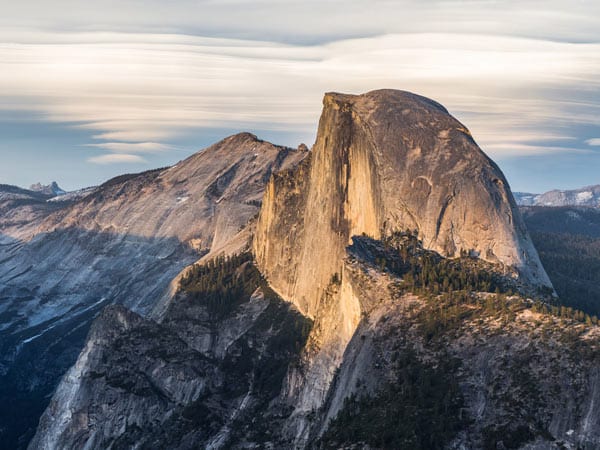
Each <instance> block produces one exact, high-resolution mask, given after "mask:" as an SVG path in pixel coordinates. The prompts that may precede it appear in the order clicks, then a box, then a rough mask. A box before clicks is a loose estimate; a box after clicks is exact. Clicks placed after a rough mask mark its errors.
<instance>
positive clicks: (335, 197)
mask: <svg viewBox="0 0 600 450" xmlns="http://www.w3.org/2000/svg"><path fill="white" fill-rule="evenodd" d="M323 105H324V107H323V113H322V115H321V119H320V122H319V129H318V135H317V140H316V143H315V145H314V147H313V151H312V155H311V159H310V160H305V161H304V162H303V163H302V164H301V165H300V166H299V167H298V168H296V169H294V170H289V171H285V172H281V173H279V174H278V175H276V176H275V177H273V179H272V180H271V182H270V183H269V185H268V186H267V189H266V193H265V198H264V202H263V208H262V210H261V214H260V217H259V221H258V225H257V231H256V236H255V240H254V251H255V254H256V259H257V263H258V266H259V267H260V269H261V270H262V272H263V273H264V274H265V276H266V277H267V278H268V280H269V282H270V283H271V285H272V287H273V288H274V289H275V290H276V291H277V292H279V293H280V295H282V296H283V297H284V298H286V299H288V300H289V301H291V302H293V303H294V304H295V305H296V306H297V307H298V308H299V310H300V311H302V312H304V313H305V314H306V315H308V316H309V317H311V318H314V319H315V329H314V330H313V334H312V341H311V342H313V344H314V348H312V349H310V351H309V353H311V356H310V357H309V358H308V360H309V361H308V362H307V368H305V370H304V375H303V376H304V380H303V381H302V382H299V381H298V380H297V376H295V375H294V374H292V376H291V378H290V386H291V387H290V395H291V396H292V397H293V398H294V399H295V400H294V401H295V404H296V410H297V412H298V414H299V415H310V412H311V411H314V410H315V409H317V408H319V407H320V405H321V404H322V402H323V401H324V399H325V396H326V393H327V389H328V386H329V383H330V382H331V380H332V379H333V376H334V371H335V368H336V367H337V366H338V365H339V363H340V362H341V360H342V356H343V353H344V349H345V348H346V345H347V343H348V342H349V340H350V339H351V337H352V335H353V334H354V331H355V329H356V326H357V325H358V323H359V321H360V313H361V310H360V305H359V301H358V299H357V298H356V296H355V295H354V293H353V291H354V290H355V289H356V287H353V286H352V285H351V284H350V282H349V281H348V280H347V278H346V277H344V267H343V261H344V258H345V256H346V247H347V246H348V245H349V244H350V243H351V238H352V236H359V235H362V234H366V235H369V236H372V237H374V238H380V237H382V236H384V235H387V234H389V233H390V232H393V231H396V230H407V229H410V230H416V231H417V232H418V234H419V237H420V238H421V239H422V240H423V241H424V244H425V246H426V248H429V249H431V250H435V251H437V252H439V253H440V254H442V255H444V256H448V257H455V256H459V255H460V253H461V252H469V253H471V254H475V255H477V256H479V257H480V258H482V259H484V260H487V261H490V262H494V263H498V264H500V265H503V266H505V268H506V270H508V271H515V272H516V273H518V276H519V277H520V278H521V279H522V280H523V282H524V283H526V284H528V285H530V286H533V287H539V286H547V287H551V283H550V280H549V279H548V277H547V275H546V273H545V271H544V269H543V267H542V265H541V263H540V261H539V257H538V255H537V252H536V250H535V248H534V247H533V244H532V243H531V240H530V238H529V235H528V233H527V230H526V228H525V226H524V225H523V222H522V219H521V217H520V215H519V212H518V210H517V208H516V205H515V201H514V199H513V197H512V194H511V192H510V189H509V187H508V183H507V181H506V179H505V178H504V176H503V174H502V172H501V171H500V169H499V168H498V167H497V166H496V165H495V164H494V163H493V162H492V161H491V160H490V159H489V158H488V157H487V156H486V155H485V154H484V153H483V152H482V151H481V150H480V149H479V147H478V146H477V144H476V143H475V142H474V140H473V138H472V137H471V134H470V133H469V131H468V130H467V129H466V127H465V126H464V125H462V124H461V123H460V122H458V121H457V120H456V119H454V118H453V117H452V116H451V115H450V114H449V113H448V112H447V111H446V109H445V108H444V107H443V106H441V105H439V104H438V103H436V102H434V101H432V100H429V99H427V98H424V97H421V96H418V95H415V94H411V93H408V92H403V91H395V90H380V91H373V92H369V93H367V94H364V95H345V94H337V93H329V94H326V95H325V98H324V100H323ZM337 279H339V280H340V284H339V286H333V285H334V284H335V283H332V280H337ZM332 289H333V290H334V291H332ZM307 354H308V353H307ZM298 386H303V387H298ZM307 386H310V388H308V387H307ZM295 426H297V424H295ZM307 427H308V425H306V424H304V425H301V426H299V427H298V426H297V428H296V433H297V437H298V438H299V439H303V437H302V436H305V435H306V433H307V431H306V429H307Z"/></svg>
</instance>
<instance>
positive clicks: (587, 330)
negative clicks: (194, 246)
mask: <svg viewBox="0 0 600 450" xmlns="http://www.w3.org/2000/svg"><path fill="white" fill-rule="evenodd" d="M300 160H301V161H300ZM294 163H297V164H290V167H287V168H286V167H284V166H283V165H281V167H280V168H281V169H282V170H280V171H277V172H276V173H273V174H272V175H271V178H270V181H269V182H268V183H267V184H266V190H265V193H264V198H263V202H262V208H261V210H260V215H259V217H258V221H257V224H256V230H255V232H254V233H252V231H253V230H252V229H248V230H247V232H246V233H244V234H243V236H239V235H236V234H230V235H229V236H228V238H227V240H224V241H223V242H224V244H223V247H224V248H228V249H230V250H231V252H230V253H232V252H234V251H239V252H240V253H239V254H237V255H236V256H233V257H227V258H223V257H219V256H217V255H216V253H215V252H211V253H210V254H208V255H207V256H205V257H204V258H203V259H202V260H201V261H200V262H199V263H198V264H196V265H194V266H193V267H189V268H188V269H186V270H185V271H184V272H182V273H181V274H180V275H179V276H178V277H177V278H176V281H175V282H174V283H173V284H172V287H173V291H172V295H168V296H164V295H161V296H159V297H160V300H159V301H158V307H157V306H156V305H157V303H156V302H157V300H156V299H155V300H154V302H155V307H154V309H153V314H152V315H151V317H146V318H143V317H141V316H139V315H137V314H135V313H132V312H129V311H128V310H126V309H124V308H122V307H111V308H109V309H106V310H105V311H104V313H103V314H102V315H101V316H100V317H99V319H98V320H97V321H96V322H95V324H94V326H93V328H92V331H91V332H90V334H89V336H88V339H87V341H86V345H85V348H84V351H83V352H82V353H81V354H80V355H79V358H78V361H77V363H76V364H75V366H73V367H72V368H71V370H70V371H69V372H68V374H67V375H66V376H65V377H64V378H63V380H62V382H61V384H60V385H59V387H58V389H57V391H56V393H55V394H54V397H53V399H52V402H51V404H50V406H49V408H48V409H47V410H46V412H45V413H44V416H43V417H42V419H41V421H40V425H39V427H38V430H37V433H36V436H35V438H34V440H33V441H32V442H31V444H30V448H31V449H54V448H61V449H75V448H90V449H94V448H113V449H118V448H163V447H165V446H168V447H169V448H173V449H192V448H210V449H217V448H223V449H224V448H234V449H237V448H239V449H241V448H277V449H279V448H282V449H304V448H315V449H321V448H336V449H337V448H385V449H388V448H389V449H444V448H455V449H481V448H483V449H486V450H487V449H490V450H492V449H501V448H522V449H555V448H556V449H559V448H573V449H575V448H583V449H594V448H598V446H599V445H600V424H598V417H599V415H598V412H599V411H598V405H600V403H599V401H598V400H599V395H600V391H599V390H598V386H600V384H598V373H599V372H598V367H599V365H598V363H599V362H600V357H599V356H598V355H599V347H598V345H597V341H598V339H597V337H598V334H599V333H600V331H599V328H598V319H597V318H596V317H590V316H587V315H585V314H584V313H582V312H579V311H575V310H572V309H569V308H564V307H558V306H556V305H553V304H552V302H555V301H556V299H555V297H553V296H552V294H553V289H552V285H551V283H550V281H549V279H548V277H547V275H546V273H545V271H544V269H543V267H542V265H541V263H540V261H539V258H538V255H537V252H536V250H535V248H534V247H533V244H532V243H531V240H530V238H529V235H528V233H527V230H526V229H525V227H524V225H523V221H522V219H521V216H520V214H519V211H518V210H517V208H516V206H515V202H514V199H513V197H512V194H511V192H510V189H509V187H508V185H507V183H506V180H505V179H504V177H503V175H502V173H501V172H500V170H499V169H498V168H497V166H496V165H495V164H494V163H493V162H492V161H490V160H489V159H488V158H487V157H486V156H485V155H484V154H483V153H482V152H481V150H480V149H479V148H478V147H477V145H476V144H475V143H474V141H473V139H472V137H471V136H470V134H469V132H468V131H467V130H466V128H465V127H464V126H463V125H461V124H460V123H459V122H457V121H456V120H455V119H454V118H452V117H451V116H450V115H449V114H448V113H447V111H446V110H445V109H444V108H443V107H442V106H440V105H439V104H437V103H435V102H433V101H431V100H428V99H426V98H423V97H420V96H416V95H414V94H410V93H407V92H401V91H390V90H384V91H375V92H371V93H368V94H364V95H361V96H351V95H342V94H327V95H326V96H325V100H324V110H323V115H322V117H321V121H320V124H319V131H318V136H317V141H316V144H315V146H314V147H313V150H312V151H311V152H310V154H309V155H306V154H302V155H301V156H298V157H297V159H295V160H294ZM65 217H68V216H65ZM210 223H212V222H210ZM218 228H219V227H218V226H217V228H216V231H215V234H217V232H218ZM252 235H253V240H252V246H251V253H249V252H246V251H244V250H245V248H244V246H243V245H239V246H237V247H236V246H235V245H225V243H226V242H246V241H244V239H242V237H243V238H252ZM235 249H237V250H235ZM540 300H543V301H544V302H547V303H544V302H542V301H540Z"/></svg>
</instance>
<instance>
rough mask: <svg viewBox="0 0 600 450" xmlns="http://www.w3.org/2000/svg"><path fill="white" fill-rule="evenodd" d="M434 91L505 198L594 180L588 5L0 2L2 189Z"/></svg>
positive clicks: (525, 0)
mask: <svg viewBox="0 0 600 450" xmlns="http://www.w3.org/2000/svg"><path fill="white" fill-rule="evenodd" d="M380 88H394V89H403V90H408V91H412V92H415V93H418V94H421V95H425V96H427V97H430V98H433V99H435V100H437V101H439V102H440V103H442V104H443V105H444V106H446V107H447V109H448V110H449V111H450V112H451V113H452V114H453V115H454V116H455V117H456V118H458V119H459V120H460V121H462V122H463V123H464V124H465V125H466V126H467V127H468V128H469V129H470V131H471V133H472V134H473V136H474V138H475V140H476V141H477V142H478V144H479V145H480V147H481V148H482V149H483V150H484V151H485V152H486V153H487V154H488V155H489V156H490V157H492V158H493V159H494V160H495V161H496V162H497V163H498V164H499V166H500V167H501V169H502V170H503V171H504V173H505V175H506V176H507V178H508V180H509V183H510V185H511V187H512V189H513V190H516V191H526V192H544V191H547V190H550V189H553V188H557V189H569V188H577V187H581V186H585V185H591V184H600V2H599V1H597V0H593V1H583V0H581V1H576V0H568V1H565V0H560V1H559V0H547V1H538V0H535V1H534V0H520V1H517V0H515V1H501V0H497V1H494V0H473V1H457V0H454V1H441V0H439V1H438V0H428V1H423V0H421V1H412V0H406V1H390V0H343V1H341V0H339V1H338V0H320V1H313V0H303V1H295V0H293V1H291V0H263V1H260V0H259V1H256V0H255V1H245V0H219V1H216V0H204V1H201V0H194V1H193V0H169V1H167V0H143V1H142V0H95V1H94V2H87V1H81V0H53V1H51V2H50V1H46V0H35V1H34V0H19V1H18V2H9V1H2V2H0V183H6V184H16V185H19V186H24V187H26V186H29V185H30V184H33V183H35V182H38V181H40V182H43V183H49V182H50V181H53V180H56V181H58V183H59V184H60V185H61V186H62V187H63V188H65V189H67V190H73V189H78V188H82V187H85V186H90V185H96V184H99V183H101V182H103V181H105V180H107V179H108V178H110V177H112V176H115V175H119V174H123V173H132V172H139V171H143V170H148V169H152V168H156V167H164V166H168V165H171V164H174V163H176V162H177V161H179V160H181V159H184V158H186V157H187V156H189V155H191V154H192V153H194V152H196V151H199V150H201V149H202V148H204V147H206V146H208V145H210V144H212V143H214V142H216V141H218V140H220V139H221V138H224V137H226V136H228V135H231V134H233V133H236V132H239V131H251V132H253V133H255V134H256V135H258V136H259V137H260V138H262V139H266V140H269V141H272V142H274V143H277V144H283V145H289V146H293V147H295V146H297V145H298V144H300V143H306V144H308V145H309V146H310V145H311V144H312V143H313V142H314V139H315V133H316V128H317V123H318V119H319V115H320V111H321V107H322V103H321V102H322V97H323V94H324V93H325V92H328V91H336V92H345V93H356V94H358V93H362V92H367V91H370V90H373V89H380Z"/></svg>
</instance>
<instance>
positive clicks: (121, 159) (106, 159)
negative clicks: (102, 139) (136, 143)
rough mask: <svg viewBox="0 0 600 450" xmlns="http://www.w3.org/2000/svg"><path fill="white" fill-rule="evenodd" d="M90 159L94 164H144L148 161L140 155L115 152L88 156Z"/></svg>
mask: <svg viewBox="0 0 600 450" xmlns="http://www.w3.org/2000/svg"><path fill="white" fill-rule="evenodd" d="M88 161H89V162H91V163H93V164H103V165H106V164H133V163H135V164H143V163H146V162H147V161H146V160H145V159H144V158H142V157H141V156H139V155H129V154H125V153H123V154H121V153H113V154H108V155H100V156H93V157H91V158H88Z"/></svg>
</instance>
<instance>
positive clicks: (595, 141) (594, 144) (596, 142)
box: [585, 138, 600, 146]
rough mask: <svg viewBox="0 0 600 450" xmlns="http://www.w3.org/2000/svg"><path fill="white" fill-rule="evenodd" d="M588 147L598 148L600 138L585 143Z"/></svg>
mask: <svg viewBox="0 0 600 450" xmlns="http://www.w3.org/2000/svg"><path fill="white" fill-rule="evenodd" d="M585 143H586V144H587V145H592V146H598V145H600V138H592V139H588V140H587V141H585Z"/></svg>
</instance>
